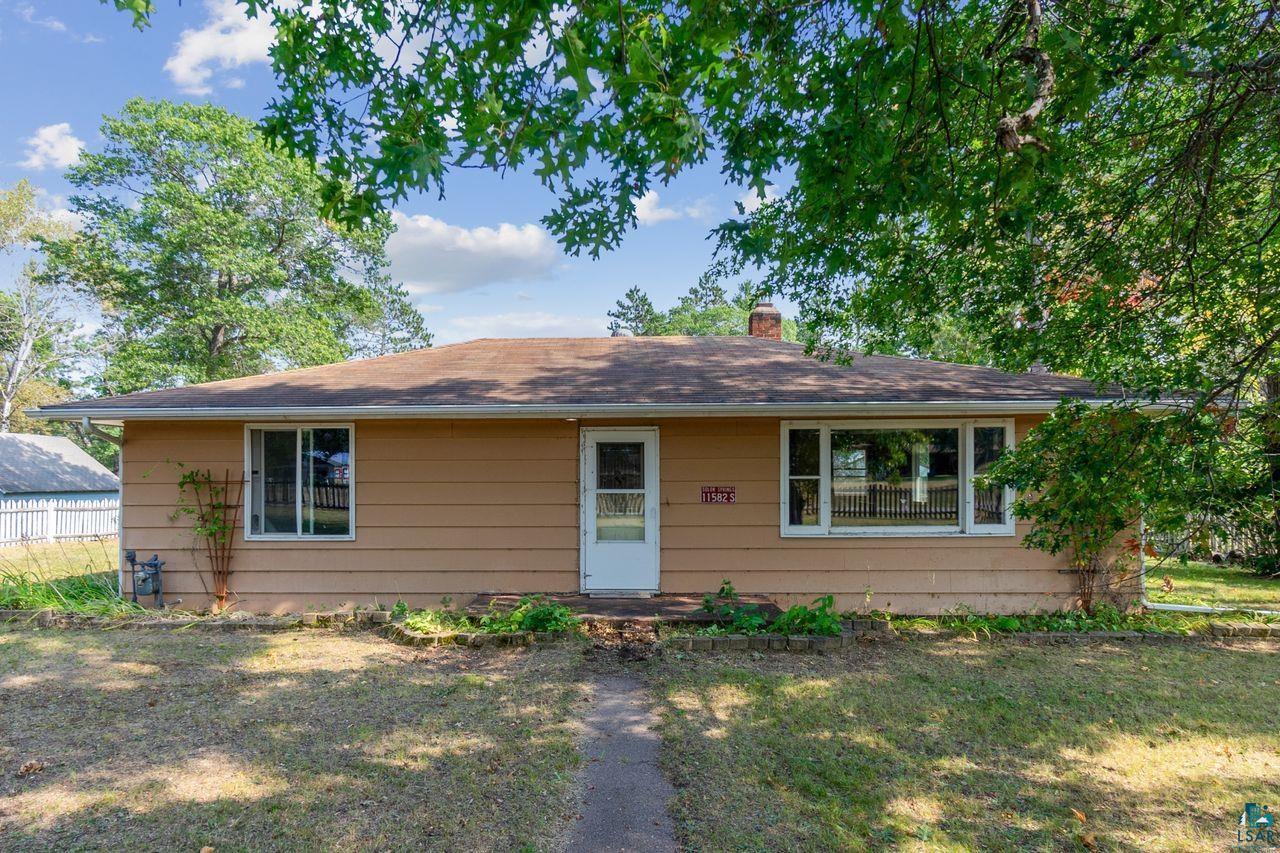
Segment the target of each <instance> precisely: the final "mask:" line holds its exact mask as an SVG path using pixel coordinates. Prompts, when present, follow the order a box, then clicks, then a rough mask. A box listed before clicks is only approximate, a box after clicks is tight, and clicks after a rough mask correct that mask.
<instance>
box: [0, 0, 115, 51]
mask: <svg viewBox="0 0 1280 853" xmlns="http://www.w3.org/2000/svg"><path fill="white" fill-rule="evenodd" d="M2 6H3V4H0V7H2ZM12 9H13V14H15V15H17V16H18V18H20V19H21V20H22V21H24V22H25V23H27V24H30V25H31V26H33V27H40V28H41V29H44V30H48V31H50V32H53V33H60V34H62V35H64V36H66V37H67V38H70V39H73V40H74V41H78V42H81V43H82V44H99V43H100V42H102V38H101V37H100V36H96V35H94V34H93V33H80V32H76V31H75V30H73V29H71V28H70V27H68V26H67V25H66V23H64V22H63V21H62V19H61V18H55V17H54V16H53V15H43V16H42V15H40V14H39V13H37V12H36V7H35V6H33V5H31V4H30V3H19V4H18V5H16V6H13V7H12Z"/></svg>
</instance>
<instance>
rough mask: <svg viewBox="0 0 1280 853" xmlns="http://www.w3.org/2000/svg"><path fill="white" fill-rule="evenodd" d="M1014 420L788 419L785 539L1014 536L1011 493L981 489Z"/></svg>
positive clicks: (784, 459) (784, 455)
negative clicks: (981, 477) (977, 479)
mask: <svg viewBox="0 0 1280 853" xmlns="http://www.w3.org/2000/svg"><path fill="white" fill-rule="evenodd" d="M1013 440H1014V431H1013V420H1012V419H997V420H944V419H929V420H853V421H783V422H782V482H781V487H782V534H783V535H784V536H921V535H953V536H954V535H974V536H982V535H987V536H990V535H999V536H1008V535H1012V534H1013V532H1014V524H1013V515H1012V513H1011V512H1010V506H1011V505H1012V503H1013V490H1012V489H1005V488H995V489H977V488H975V487H974V484H973V478H974V476H976V475H978V474H982V473H985V472H986V471H987V469H988V468H989V467H990V466H991V463H992V462H994V461H995V460H996V459H997V458H998V457H999V456H1000V454H1001V453H1003V452H1004V451H1005V450H1006V449H1007V448H1010V447H1012V446H1013Z"/></svg>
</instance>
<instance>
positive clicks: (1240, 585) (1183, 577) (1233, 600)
mask: <svg viewBox="0 0 1280 853" xmlns="http://www.w3.org/2000/svg"><path fill="white" fill-rule="evenodd" d="M1147 570H1148V571H1149V572H1150V574H1149V575H1148V576H1147V597H1148V598H1149V599H1151V600H1152V601H1155V602H1161V603H1165V604H1201V605H1209V606H1213V607H1223V606H1228V605H1243V606H1247V607H1256V608H1258V609H1261V610H1280V578H1264V577H1262V576H1261V575H1259V574H1257V573H1255V572H1253V571H1250V570H1249V569H1246V568H1244V567H1242V566H1235V565H1220V566H1219V565H1214V564H1213V563H1196V562H1190V563H1187V564H1186V565H1183V564H1181V563H1179V562H1178V561H1176V560H1168V561H1166V562H1165V563H1163V564H1160V563H1154V562H1153V563H1151V564H1149V565H1148V567H1147ZM1165 575H1168V576H1169V577H1170V578H1171V579H1172V580H1173V591H1172V592H1168V593H1166V592H1163V591H1162V590H1161V581H1162V579H1163V578H1164V576H1165Z"/></svg>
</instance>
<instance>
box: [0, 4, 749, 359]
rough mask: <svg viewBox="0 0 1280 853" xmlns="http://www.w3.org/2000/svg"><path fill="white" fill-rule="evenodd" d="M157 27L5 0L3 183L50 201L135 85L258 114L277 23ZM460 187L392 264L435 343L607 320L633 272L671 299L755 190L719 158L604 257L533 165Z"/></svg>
mask: <svg viewBox="0 0 1280 853" xmlns="http://www.w3.org/2000/svg"><path fill="white" fill-rule="evenodd" d="M157 5H158V6H159V10H158V12H157V13H156V15H155V17H154V21H153V24H152V26H151V28H149V29H147V30H145V31H142V32H138V31H137V30H134V29H133V27H132V26H131V19H130V17H129V16H127V15H125V14H121V13H118V12H116V11H115V10H114V9H113V8H110V7H108V6H103V5H100V4H98V3H96V2H91V0H60V2H39V0H0V80H4V81H5V86H4V87H3V88H2V89H0V128H3V132H2V133H0V186H10V185H12V184H13V183H14V182H16V181H17V180H19V179H20V178H24V177H25V178H27V179H29V180H30V181H31V182H32V183H33V184H35V185H36V186H37V187H39V188H40V189H41V190H43V191H44V193H45V194H46V195H45V197H44V198H45V203H46V205H47V206H48V207H49V208H50V209H51V210H58V209H59V208H62V207H63V206H64V205H65V204H66V201H65V196H66V194H67V192H68V190H69V187H68V186H67V184H66V182H65V181H64V180H63V179H62V172H63V170H64V169H65V168H66V166H67V165H68V164H69V163H71V162H73V161H74V158H75V156H76V154H77V152H78V150H79V149H80V147H81V146H83V147H86V148H89V149H91V150H92V149H94V148H95V147H96V146H98V145H99V144H100V138H99V135H98V126H99V124H100V120H101V117H102V116H103V115H104V114H111V113H114V112H117V111H118V110H119V108H120V106H121V105H122V104H123V103H124V102H125V101H126V100H128V99H129V98H131V97H135V96H143V97H148V98H168V99H172V100H192V101H211V102H213V103H216V104H220V105H222V106H225V107H227V108H229V109H232V110H235V111H236V112H239V113H241V114H243V115H247V116H251V117H255V118H256V117H259V116H260V115H261V114H262V112H263V110H264V109H265V107H266V104H267V103H268V102H269V100H270V99H271V97H272V96H273V95H274V94H275V92H276V87H275V82H274V80H273V78H272V76H271V73H270V69H269V66H268V65H267V55H266V47H267V44H268V43H269V40H270V28H269V26H267V25H266V24H265V23H258V22H250V21H247V20H246V19H245V18H244V16H243V14H242V13H241V12H240V11H239V9H238V8H237V7H236V6H235V5H234V4H233V2H232V0H186V2H184V3H182V4H181V5H178V4H177V3H176V2H161V3H159V4H157ZM446 192H447V197H446V198H445V199H444V200H443V201H442V200H439V199H437V198H436V196H435V195H434V194H431V195H419V196H417V197H413V198H410V199H408V200H406V201H405V202H403V203H401V204H400V205H399V206H398V207H397V209H396V212H395V215H396V219H397V222H398V224H399V225H400V232H399V233H398V234H397V236H396V237H395V238H393V240H392V243H391V245H390V252H391V256H392V273H393V275H395V276H396V277H398V278H400V279H401V280H403V281H404V282H405V284H406V285H407V286H408V287H409V288H410V291H411V292H412V293H413V296H414V299H415V301H416V302H417V304H418V305H419V307H421V308H422V310H423V311H424V312H425V313H426V316H427V321H428V324H429V326H430V328H431V329H432V331H433V332H434V333H435V334H436V336H437V342H439V343H448V342H452V341H457V340H466V339H469V338H474V337H482V336H491V335H496V336H524V335H591V334H603V333H604V328H605V323H606V320H607V317H606V316H605V312H606V311H607V310H608V309H609V308H611V307H612V306H613V304H614V302H615V301H616V300H617V299H618V298H619V297H620V296H622V294H623V293H624V292H625V291H626V290H627V289H628V288H629V287H631V286H632V285H639V286H641V287H642V288H644V289H645V290H646V291H648V292H649V294H650V295H651V296H652V297H653V298H654V301H655V302H656V303H657V304H658V305H659V306H660V307H665V306H667V305H670V304H673V303H674V302H675V300H676V298H677V297H678V296H679V295H680V294H681V293H683V292H685V291H686V290H688V288H689V287H690V286H691V285H692V284H693V283H694V282H695V281H696V280H697V278H698V275H699V274H700V273H701V272H702V271H703V270H704V269H705V268H706V266H707V264H708V262H709V260H710V259H711V253H712V248H713V245H712V243H711V242H710V241H709V240H708V239H707V235H708V233H709V231H710V229H711V227H712V226H713V225H714V224H715V223H716V222H718V221H720V220H721V219H723V218H725V217H727V216H731V215H733V214H734V203H735V202H736V201H737V200H738V199H739V198H740V197H742V191H741V190H739V189H737V188H735V187H727V186H725V185H724V182H723V180H722V179H721V177H720V176H719V174H718V172H717V170H716V168H715V167H714V166H707V167H704V168H702V169H699V170H697V171H694V172H690V173H688V174H687V175H684V176H682V177H681V178H679V179H678V180H677V181H675V182H673V183H672V184H670V185H669V186H667V187H663V188H659V190H658V191H657V195H656V196H654V197H650V198H647V199H645V200H644V203H643V204H642V209H641V211H640V213H641V216H640V219H641V224H640V226H639V227H638V228H637V229H636V230H635V231H634V232H633V233H632V234H631V235H630V236H629V237H628V239H627V240H626V242H625V243H624V245H623V246H622V247H621V248H619V249H618V250H616V251H614V252H612V253H609V254H607V255H605V256H602V257H601V258H600V259H599V260H594V261H593V260H591V259H590V258H587V257H578V258H572V257H567V256H565V255H563V254H562V253H561V251H560V249H559V246H558V245H557V244H556V242H555V240H554V238H552V237H551V236H550V235H549V234H548V233H547V232H546V231H545V230H544V229H543V228H542V227H541V226H540V225H539V224H538V221H539V218H540V217H541V216H542V215H543V214H544V213H545V212H546V211H547V210H548V209H549V208H550V206H551V203H552V198H551V196H550V195H549V194H548V193H547V192H546V190H544V189H543V188H542V187H541V186H539V185H538V183H537V182H536V180H535V179H533V178H532V176H529V175H524V174H516V175H514V176H512V175H511V174H510V173H508V175H507V176H506V177H505V178H500V177H499V176H498V175H496V174H494V173H486V172H478V171H472V170H465V173H456V174H453V175H451V176H450V178H449V180H448V183H447V185H446Z"/></svg>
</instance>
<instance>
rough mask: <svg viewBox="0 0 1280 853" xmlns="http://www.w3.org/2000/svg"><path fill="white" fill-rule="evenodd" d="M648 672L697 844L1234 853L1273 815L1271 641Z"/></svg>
mask: <svg viewBox="0 0 1280 853" xmlns="http://www.w3.org/2000/svg"><path fill="white" fill-rule="evenodd" d="M652 677H653V679H654V684H655V690H656V694H657V697H658V701H659V708H660V713H661V716H662V720H663V723H662V731H663V737H664V743H665V749H664V761H665V764H666V767H667V770H668V772H669V773H670V774H671V775H672V778H673V780H674V781H675V782H676V784H677V787H678V791H679V794H678V797H677V801H676V807H675V811H676V819H677V821H678V824H679V827H680V831H681V834H682V840H683V842H684V843H685V844H686V846H688V847H689V848H691V849H711V850H721V849H738V850H769V849H809V850H821V849H852V850H860V849H884V848H886V847H896V848H905V849H925V848H927V849H985V850H1014V849H1032V850H1039V849H1085V848H1090V849H1114V850H1126V849H1144V850H1149V849H1154V850H1187V849H1210V848H1224V847H1227V846H1229V845H1230V844H1231V843H1232V842H1233V841H1234V839H1235V822H1236V819H1237V817H1238V816H1239V814H1240V811H1241V809H1242V807H1243V805H1244V803H1245V802H1246V801H1253V802H1263V803H1275V802H1277V801H1280V729H1278V727H1277V725H1276V718H1275V703H1274V702H1273V701H1271V698H1270V697H1273V696H1275V695H1276V693H1277V688H1280V654H1278V653H1277V647H1276V646H1275V645H1269V644H1266V643H1258V644H1252V645H1234V646H1212V645H1206V644H1200V643H1196V644H1185V645H1183V644H1177V645H1174V644H1161V645H1146V644H1123V643H1116V644H1091V645H1079V646H1049V647H1043V646H1026V645H1022V644H1018V643H1013V642H971V641H914V642H910V643H897V644H884V645H876V646H870V647H868V646H863V647H859V648H856V649H853V650H849V651H847V652H846V653H841V654H839V655H835V656H832V657H807V656H806V657H783V656H778V655H765V656H759V655H758V656H757V657H756V659H754V660H753V659H751V658H747V657H745V656H734V657H729V656H719V657H706V658H695V659H692V660H685V661H667V662H663V663H658V664H656V665H655V666H654V667H653V669H652ZM744 698H745V701H744ZM1075 812H1079V813H1080V815H1081V816H1083V817H1084V821H1083V822H1081V820H1080V819H1079V817H1078V816H1077V815H1076V814H1075Z"/></svg>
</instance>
